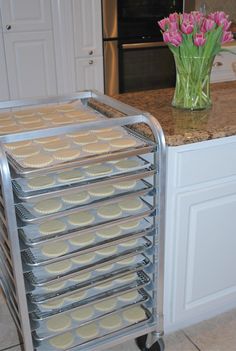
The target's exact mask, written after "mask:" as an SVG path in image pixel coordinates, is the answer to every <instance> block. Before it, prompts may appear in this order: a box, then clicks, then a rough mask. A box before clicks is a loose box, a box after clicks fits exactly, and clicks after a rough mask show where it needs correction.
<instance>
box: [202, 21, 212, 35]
mask: <svg viewBox="0 0 236 351" xmlns="http://www.w3.org/2000/svg"><path fill="white" fill-rule="evenodd" d="M214 26H215V21H213V20H212V19H210V18H205V19H204V20H203V22H202V26H201V31H202V32H204V33H206V32H209V31H210V30H211V29H212V28H213V27H214Z"/></svg>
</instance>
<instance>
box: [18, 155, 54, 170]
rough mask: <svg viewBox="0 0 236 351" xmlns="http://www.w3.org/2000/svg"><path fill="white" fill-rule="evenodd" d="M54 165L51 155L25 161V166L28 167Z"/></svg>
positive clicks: (38, 156) (32, 157) (29, 158)
mask: <svg viewBox="0 0 236 351" xmlns="http://www.w3.org/2000/svg"><path fill="white" fill-rule="evenodd" d="M52 163H53V158H52V157H51V156H50V155H45V154H38V155H35V156H30V157H27V158H25V159H24V161H23V164H24V166H26V167H31V168H41V167H46V166H49V165H50V164H52Z"/></svg>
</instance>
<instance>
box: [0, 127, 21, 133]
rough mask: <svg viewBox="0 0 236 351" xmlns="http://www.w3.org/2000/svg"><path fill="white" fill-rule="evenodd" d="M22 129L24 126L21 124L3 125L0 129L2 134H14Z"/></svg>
mask: <svg viewBox="0 0 236 351" xmlns="http://www.w3.org/2000/svg"><path fill="white" fill-rule="evenodd" d="M20 131H22V127H20V126H9V127H3V128H1V129H0V134H14V133H18V132H20Z"/></svg>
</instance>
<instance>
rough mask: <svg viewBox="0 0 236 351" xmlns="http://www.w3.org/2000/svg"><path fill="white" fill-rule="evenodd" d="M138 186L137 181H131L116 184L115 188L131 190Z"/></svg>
mask: <svg viewBox="0 0 236 351" xmlns="http://www.w3.org/2000/svg"><path fill="white" fill-rule="evenodd" d="M136 184H137V181H136V180H130V181H126V182H121V183H117V184H114V187H115V188H116V189H119V190H131V189H133V188H135V187H136Z"/></svg>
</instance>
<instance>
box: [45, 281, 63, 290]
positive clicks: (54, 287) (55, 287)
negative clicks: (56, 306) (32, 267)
mask: <svg viewBox="0 0 236 351" xmlns="http://www.w3.org/2000/svg"><path fill="white" fill-rule="evenodd" d="M65 285H66V282H59V283H54V284H51V285H48V286H45V287H43V290H44V291H46V292H54V291H58V290H61V289H63V288H64V287H65Z"/></svg>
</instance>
